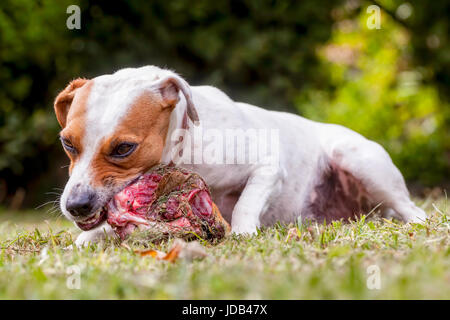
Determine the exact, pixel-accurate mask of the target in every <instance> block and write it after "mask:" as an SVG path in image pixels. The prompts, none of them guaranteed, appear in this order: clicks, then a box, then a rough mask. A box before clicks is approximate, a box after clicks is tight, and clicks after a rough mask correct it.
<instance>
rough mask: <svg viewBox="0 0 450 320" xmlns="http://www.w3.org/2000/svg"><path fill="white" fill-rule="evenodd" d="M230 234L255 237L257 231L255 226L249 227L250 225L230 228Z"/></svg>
mask: <svg viewBox="0 0 450 320" xmlns="http://www.w3.org/2000/svg"><path fill="white" fill-rule="evenodd" d="M231 233H232V234H236V235H248V236H252V235H256V234H257V230H256V226H250V225H236V226H232V227H231Z"/></svg>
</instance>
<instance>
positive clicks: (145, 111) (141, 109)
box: [91, 93, 176, 186]
mask: <svg viewBox="0 0 450 320" xmlns="http://www.w3.org/2000/svg"><path fill="white" fill-rule="evenodd" d="M175 104H176V102H175V103H174V104H172V105H167V104H166V103H165V102H164V101H162V100H161V99H159V98H158V97H157V96H155V95H153V94H150V93H144V94H142V95H141V96H140V97H138V98H137V99H136V101H135V103H134V104H133V105H132V106H131V107H130V109H129V111H128V112H127V114H126V115H125V117H124V118H123V119H122V120H121V122H120V123H119V125H118V126H117V128H116V130H114V133H113V134H112V135H111V136H109V137H106V138H105V139H104V140H103V141H102V143H101V148H100V150H99V152H98V153H97V155H96V156H95V158H94V159H93V161H92V164H91V166H92V167H91V168H92V172H93V179H92V184H93V186H101V185H105V184H109V185H110V186H113V185H121V184H123V183H125V182H128V181H130V180H131V179H133V178H134V177H137V176H139V175H140V174H142V173H144V172H146V171H147V170H148V169H150V168H151V167H153V166H154V165H156V164H158V163H159V162H160V161H161V157H162V152H163V148H164V142H165V140H166V135H167V131H168V128H169V119H170V113H171V112H172V110H173V108H174V106H175ZM123 143H131V144H135V145H136V149H135V150H134V151H133V152H132V153H131V154H130V155H129V156H127V157H125V158H122V159H120V158H114V157H112V156H111V153H112V152H113V151H114V149H115V148H117V147H118V146H119V145H120V144H123Z"/></svg>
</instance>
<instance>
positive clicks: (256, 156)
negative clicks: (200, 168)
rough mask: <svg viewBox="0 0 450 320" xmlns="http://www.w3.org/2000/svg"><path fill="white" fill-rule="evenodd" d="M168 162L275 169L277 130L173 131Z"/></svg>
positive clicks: (195, 127)
mask: <svg viewBox="0 0 450 320" xmlns="http://www.w3.org/2000/svg"><path fill="white" fill-rule="evenodd" d="M170 141H171V143H172V144H173V148H170V150H171V154H170V161H172V162H174V163H175V164H177V165H180V164H194V165H195V164H211V165H213V164H214V165H231V164H250V165H259V166H264V167H266V168H268V169H273V170H275V171H276V170H278V168H279V162H280V132H279V129H261V128H258V129H256V128H247V129H242V128H235V129H215V128H210V129H204V128H203V127H202V126H194V128H193V129H192V130H185V129H176V130H174V131H173V133H172V135H171V138H170Z"/></svg>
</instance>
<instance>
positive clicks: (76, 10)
mask: <svg viewBox="0 0 450 320" xmlns="http://www.w3.org/2000/svg"><path fill="white" fill-rule="evenodd" d="M66 13H67V14H70V16H69V17H67V20H66V26H67V29H69V30H73V29H78V30H79V29H81V9H80V7H79V6H77V5H75V4H72V5H70V6H68V7H67V10H66Z"/></svg>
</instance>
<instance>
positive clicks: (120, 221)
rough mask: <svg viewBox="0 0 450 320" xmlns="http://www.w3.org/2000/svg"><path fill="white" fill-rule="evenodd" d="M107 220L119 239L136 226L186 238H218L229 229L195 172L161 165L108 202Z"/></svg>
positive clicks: (204, 184) (164, 234)
mask: <svg viewBox="0 0 450 320" xmlns="http://www.w3.org/2000/svg"><path fill="white" fill-rule="evenodd" d="M107 222H108V224H110V225H111V226H112V228H113V229H114V231H115V232H116V234H117V235H118V236H120V238H121V239H125V238H126V237H127V236H128V235H130V234H131V233H132V232H133V231H134V230H135V229H136V228H139V229H140V230H142V229H143V230H147V231H149V230H150V231H151V232H152V233H157V234H159V235H160V236H161V235H163V236H170V235H173V236H177V237H183V238H186V239H188V238H193V237H196V236H198V237H201V238H203V239H221V238H223V237H224V236H225V235H226V234H227V233H228V232H229V231H230V226H229V224H228V223H227V222H226V221H225V220H224V219H223V217H222V215H221V214H220V211H219V210H218V208H217V207H216V205H215V204H214V202H213V201H212V199H211V195H210V192H209V189H208V186H207V185H206V183H205V181H204V180H203V179H202V178H201V177H200V176H199V175H198V174H196V173H194V172H191V171H188V170H185V169H182V168H177V167H172V166H163V165H160V166H157V167H156V168H154V169H152V170H151V171H149V172H148V173H146V174H144V175H142V176H141V177H139V178H138V179H137V181H136V182H134V183H133V184H131V185H128V186H127V187H125V188H124V189H123V190H122V191H120V192H119V193H117V194H116V195H115V196H114V197H113V198H112V199H111V200H110V201H109V203H108V204H107Z"/></svg>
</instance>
